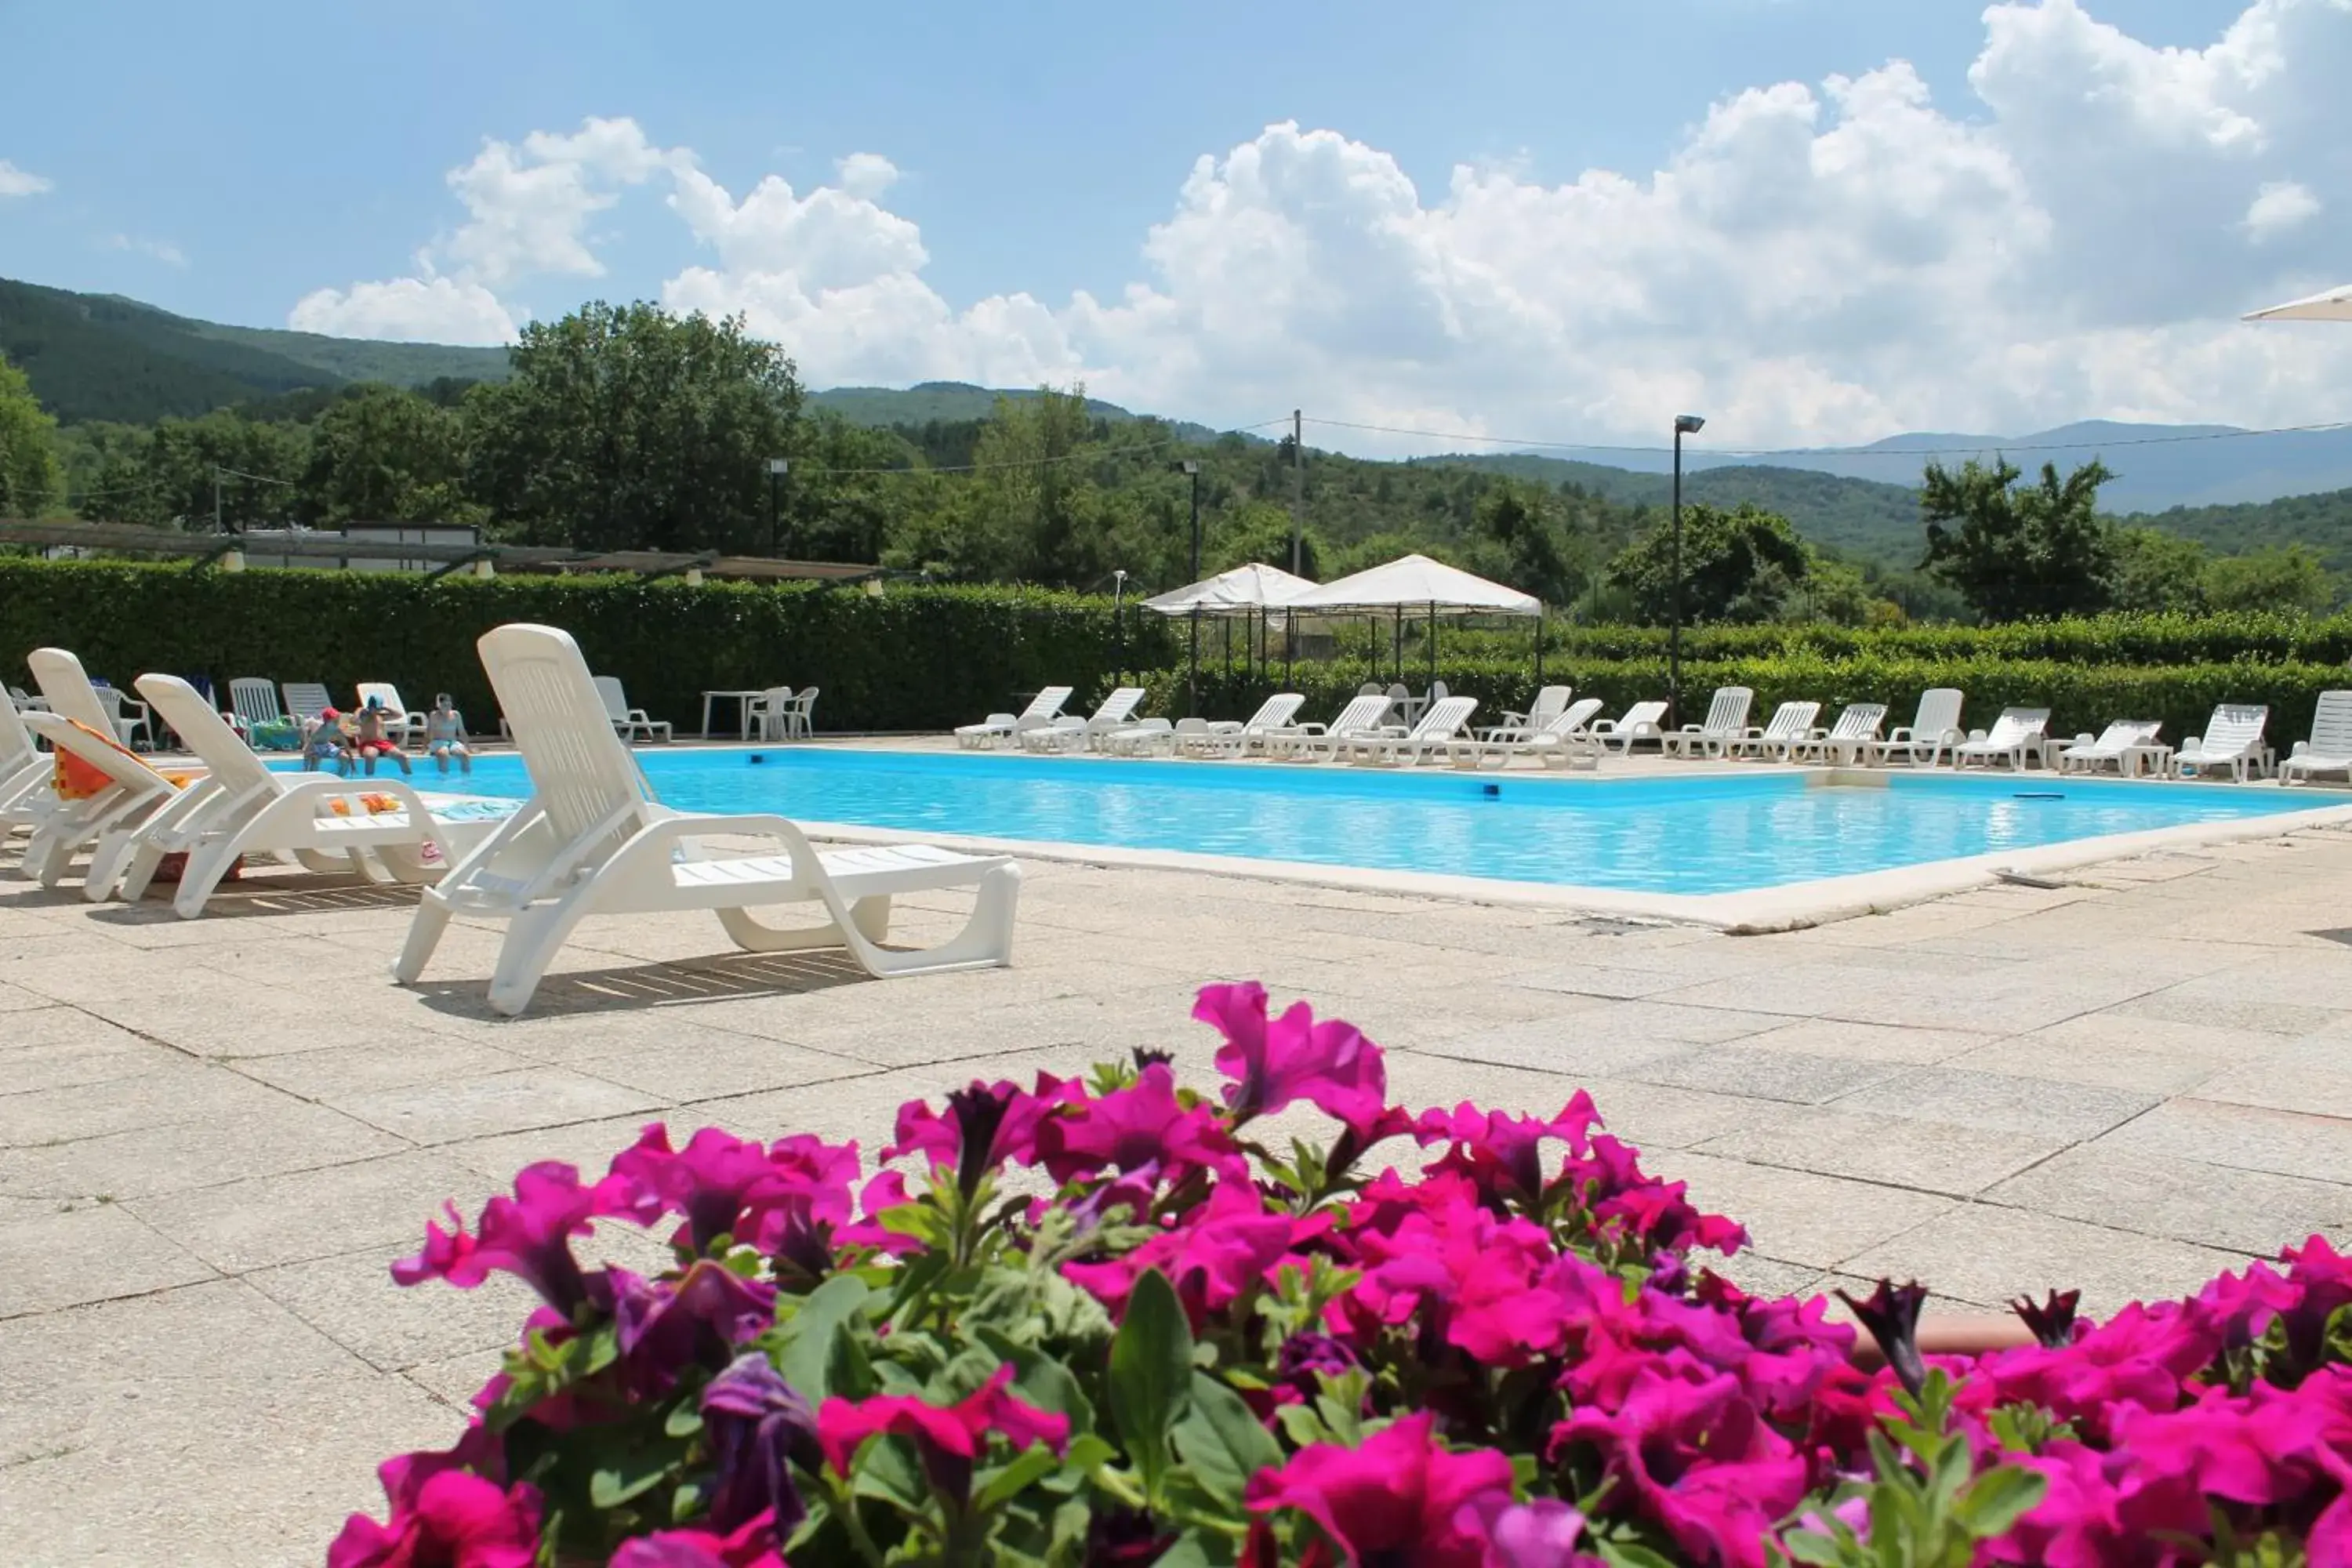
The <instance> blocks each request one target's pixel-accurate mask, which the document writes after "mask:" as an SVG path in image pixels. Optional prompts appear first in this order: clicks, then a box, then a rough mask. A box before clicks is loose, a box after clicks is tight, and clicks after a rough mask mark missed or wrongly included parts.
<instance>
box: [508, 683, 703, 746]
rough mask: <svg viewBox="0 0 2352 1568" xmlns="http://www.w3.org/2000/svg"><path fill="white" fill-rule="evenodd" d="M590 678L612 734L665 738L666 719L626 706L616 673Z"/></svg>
mask: <svg viewBox="0 0 2352 1568" xmlns="http://www.w3.org/2000/svg"><path fill="white" fill-rule="evenodd" d="M594 680H595V686H596V700H598V701H599V702H601V703H602V704H604V717H605V719H606V720H607V721H609V722H610V723H611V724H612V726H613V733H614V734H615V735H618V736H619V737H621V739H623V740H624V741H628V742H635V741H637V740H638V739H640V738H643V739H645V740H646V741H667V740H668V739H669V723H668V721H667V720H662V719H656V718H655V717H654V716H653V715H652V714H650V713H648V712H646V710H644V709H642V708H632V707H630V706H629V696H628V693H627V692H625V691H624V690H622V689H621V678H620V677H619V676H617V675H599V676H596V677H595V678H594ZM507 719H508V721H509V723H511V722H512V721H513V715H512V714H509V715H507Z"/></svg>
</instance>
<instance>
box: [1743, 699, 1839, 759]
mask: <svg viewBox="0 0 2352 1568" xmlns="http://www.w3.org/2000/svg"><path fill="white" fill-rule="evenodd" d="M1821 713H1822V705H1821V704H1820V703H1818V702H1783V703H1781V704H1780V706H1779V707H1778V708H1775V709H1773V710H1772V717H1771V718H1770V719H1769V720H1767V721H1765V724H1764V727H1763V728H1762V729H1760V730H1759V729H1755V728H1753V727H1751V728H1750V729H1749V730H1748V732H1747V733H1746V734H1745V735H1743V736H1741V737H1740V738H1739V739H1738V740H1737V741H1735V742H1732V745H1731V754H1732V755H1733V756H1735V757H1754V758H1755V759H1756V760H1757V761H1758V762H1769V761H1773V760H1776V759H1777V760H1778V761H1780V762H1784V763H1785V762H1787V761H1788V760H1789V753H1790V752H1791V751H1793V750H1794V749H1796V748H1797V747H1798V746H1800V745H1802V744H1803V743H1804V742H1805V741H1806V740H1807V739H1808V738H1809V737H1811V734H1812V733H1813V721H1814V720H1816V719H1818V718H1820V717H1821Z"/></svg>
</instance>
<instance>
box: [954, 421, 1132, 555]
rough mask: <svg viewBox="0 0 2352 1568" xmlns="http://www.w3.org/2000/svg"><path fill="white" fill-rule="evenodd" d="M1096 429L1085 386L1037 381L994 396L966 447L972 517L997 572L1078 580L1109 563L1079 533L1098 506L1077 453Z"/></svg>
mask: <svg viewBox="0 0 2352 1568" xmlns="http://www.w3.org/2000/svg"><path fill="white" fill-rule="evenodd" d="M1094 435H1095V422H1094V418H1093V416H1091V415H1089V414H1088V413H1087V389H1086V387H1085V386H1084V385H1083V384H1079V385H1073V386H1072V387H1071V388H1070V389H1069V390H1068V391H1066V392H1065V391H1063V390H1061V389H1059V388H1057V387H1052V386H1041V387H1039V388H1038V389H1037V395H1036V396H1034V397H1000V398H998V399H997V400H996V406H995V410H994V412H992V414H991V415H990V416H989V420H988V423H987V425H986V426H983V427H982V430H981V433H980V442H979V444H978V446H976V447H974V448H973V449H972V464H973V467H974V472H973V475H972V479H973V482H974V487H975V489H977V490H978V491H979V494H978V496H977V497H976V498H975V507H976V510H975V513H974V517H975V521H977V522H978V523H979V526H980V527H981V528H982V531H983V532H984V533H985V534H986V535H987V536H988V538H989V541H990V545H989V547H987V548H985V549H984V550H983V552H982V553H983V554H985V555H986V556H989V557H992V558H993V559H995V560H996V561H998V562H999V563H1001V565H1000V566H999V569H998V570H999V573H1000V574H1003V575H1007V576H1012V577H1015V578H1019V579H1021V580H1023V581H1026V582H1032V583H1051V584H1074V583H1083V582H1086V581H1088V580H1090V579H1091V578H1093V577H1095V576H1097V575H1098V574H1100V573H1101V572H1103V571H1108V570H1109V569H1110V567H1109V566H1108V565H1103V564H1100V563H1099V560H1098V556H1097V552H1093V551H1091V550H1089V549H1088V548H1087V542H1086V541H1085V540H1084V539H1083V538H1082V537H1081V536H1082V535H1083V534H1084V533H1086V532H1087V528H1086V523H1085V520H1086V519H1087V516H1088V515H1089V514H1092V513H1095V512H1097V511H1098V503H1097V500H1096V498H1095V497H1093V496H1092V495H1090V494H1089V493H1088V492H1089V491H1090V490H1091V489H1092V486H1091V485H1090V484H1089V482H1088V479H1087V474H1086V473H1085V471H1084V469H1083V468H1082V458H1081V454H1082V452H1083V450H1084V448H1085V447H1087V444H1088V442H1089V441H1090V440H1091V439H1092V438H1093V437H1094Z"/></svg>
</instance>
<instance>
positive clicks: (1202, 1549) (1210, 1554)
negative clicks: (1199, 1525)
mask: <svg viewBox="0 0 2352 1568" xmlns="http://www.w3.org/2000/svg"><path fill="white" fill-rule="evenodd" d="M1238 1555H1239V1553H1238V1552H1236V1551H1235V1550H1234V1542H1231V1541H1229V1540H1227V1539H1226V1538H1225V1537H1223V1536H1222V1535H1219V1534H1217V1533H1215V1532H1214V1531H1206V1530H1200V1529H1192V1530H1187V1531H1185V1532H1184V1533H1183V1534H1181V1535H1180V1536H1178V1537H1177V1538H1176V1544H1175V1545H1173V1546H1171V1547H1170V1548H1169V1549H1168V1550H1167V1551H1165V1552H1161V1553H1160V1555H1159V1556H1158V1557H1156V1558H1154V1559H1153V1560H1152V1568H1231V1564H1232V1563H1234V1561H1235V1560H1236V1558H1237V1557H1238Z"/></svg>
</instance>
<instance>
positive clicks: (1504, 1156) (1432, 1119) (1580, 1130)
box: [1413, 1089, 1601, 1203]
mask: <svg viewBox="0 0 2352 1568" xmlns="http://www.w3.org/2000/svg"><path fill="white" fill-rule="evenodd" d="M1600 1120H1601V1113H1600V1112H1599V1111H1598V1110H1594V1109H1593V1105H1592V1097H1591V1095H1589V1094H1587V1093H1585V1092H1584V1090H1582V1089H1578V1090H1577V1091H1576V1093H1575V1095H1574V1096H1573V1097H1571V1098H1570V1100H1569V1102H1568V1103H1567V1104H1566V1105H1565V1106H1563V1107H1561V1108H1560V1111H1559V1115H1557V1116H1553V1117H1550V1118H1539V1117H1534V1116H1513V1115H1509V1114H1507V1113H1506V1112H1504V1111H1499V1110H1496V1111H1486V1110H1479V1109H1478V1108H1477V1107H1476V1106H1474V1105H1472V1104H1471V1103H1470V1102H1469V1101H1467V1100H1465V1101H1463V1103H1461V1104H1460V1105H1458V1106H1456V1107H1454V1109H1453V1110H1428V1111H1423V1113H1422V1117H1421V1122H1420V1124H1419V1126H1417V1127H1416V1128H1415V1129H1414V1130H1413V1135H1414V1137H1416V1138H1417V1139H1419V1140H1420V1142H1421V1144H1422V1146H1423V1148H1427V1147H1428V1146H1429V1145H1431V1144H1433V1143H1451V1144H1452V1145H1453V1147H1452V1148H1450V1149H1449V1150H1447V1151H1446V1153H1445V1155H1444V1158H1443V1159H1440V1160H1439V1161H1437V1162H1436V1163H1434V1164H1433V1166H1432V1167H1431V1169H1432V1170H1436V1171H1455V1172H1459V1173H1461V1174H1463V1175H1465V1176H1467V1177H1468V1178H1469V1179H1470V1180H1471V1181H1472V1182H1473V1183H1475V1184H1476V1185H1477V1187H1478V1190H1479V1191H1480V1192H1481V1193H1482V1194H1486V1196H1487V1198H1488V1199H1489V1200H1490V1201H1495V1202H1500V1201H1502V1200H1503V1199H1505V1198H1508V1197H1516V1198H1517V1199H1518V1200H1519V1201H1520V1202H1522V1203H1527V1202H1531V1201H1533V1200H1534V1199H1535V1198H1537V1197H1538V1196H1539V1195H1540V1194H1542V1192H1543V1190H1544V1188H1545V1186H1546V1185H1547V1184H1549V1177H1547V1176H1546V1175H1545V1173H1544V1163H1543V1145H1544V1143H1545V1142H1558V1143H1564V1144H1566V1145H1567V1146H1568V1149H1569V1152H1570V1153H1571V1154H1581V1153H1583V1152H1585V1150H1586V1149H1587V1147H1588V1145H1587V1142H1586V1134H1587V1133H1589V1132H1590V1131H1591V1129H1592V1126H1593V1124H1594V1123H1595V1122H1597V1121H1600Z"/></svg>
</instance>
